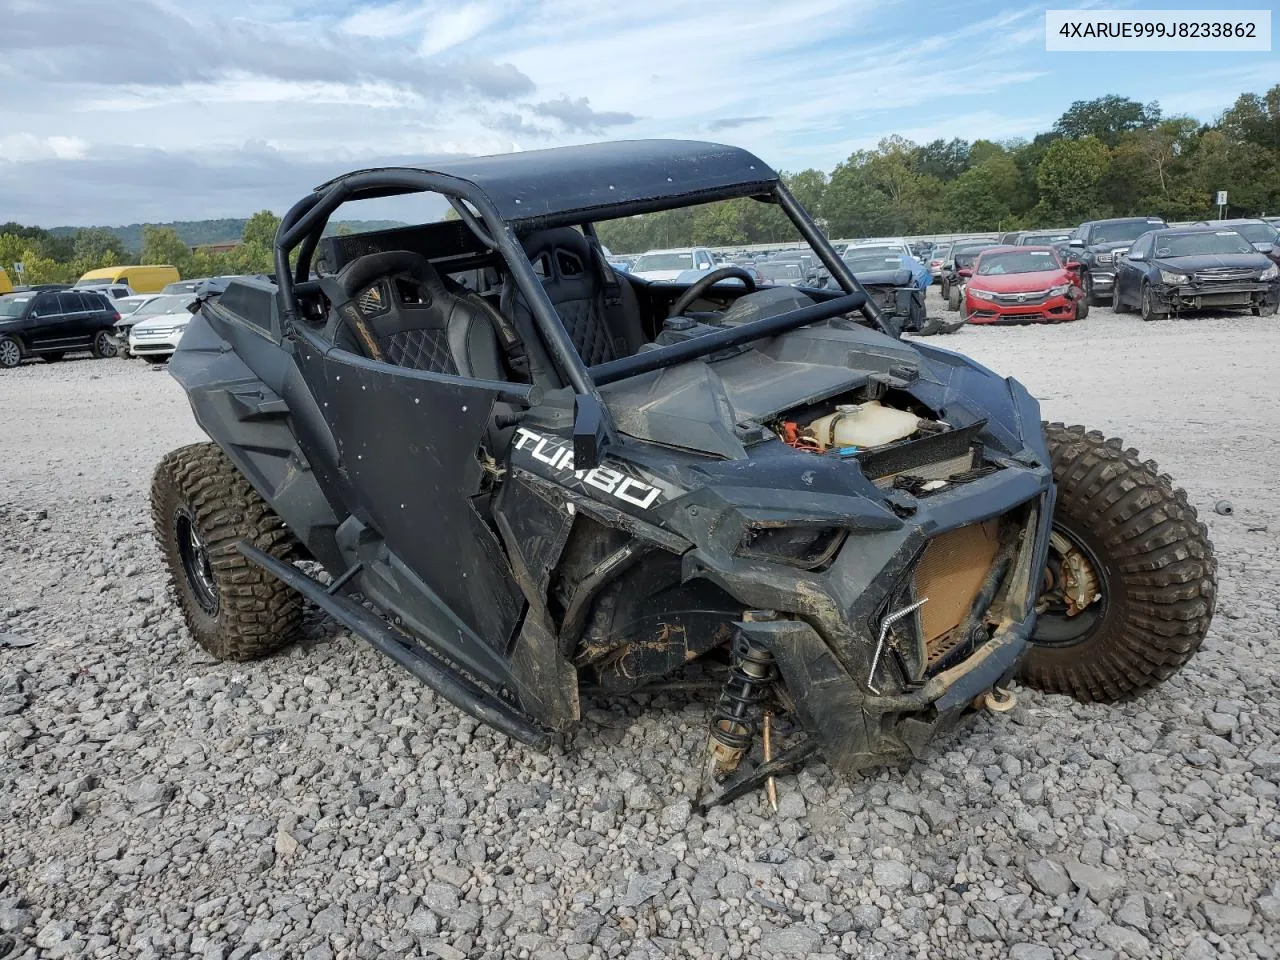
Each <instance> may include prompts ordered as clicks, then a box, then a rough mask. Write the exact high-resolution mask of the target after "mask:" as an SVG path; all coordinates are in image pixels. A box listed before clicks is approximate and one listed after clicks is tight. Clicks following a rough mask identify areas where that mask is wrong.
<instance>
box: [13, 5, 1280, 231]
mask: <svg viewBox="0 0 1280 960" xmlns="http://www.w3.org/2000/svg"><path fill="white" fill-rule="evenodd" d="M1024 2H1025V0H1024ZM1089 2H1090V3H1104V0H1089ZM1106 2H1107V3H1110V4H1111V5H1114V3H1113V2H1112V0H1106ZM1123 2H1125V3H1128V2H1131V0H1123ZM0 3H7V10H8V11H9V14H8V15H7V16H5V17H4V28H3V30H0V83H2V84H4V86H5V89H9V90H19V91H21V96H12V97H10V98H8V99H7V100H6V103H5V116H4V122H3V124H2V125H0V170H3V181H4V182H3V183H2V184H0V195H3V196H5V197H6V200H7V199H8V198H9V197H10V196H18V197H19V198H20V199H21V201H22V203H21V206H20V207H18V208H17V210H19V211H21V213H22V215H23V216H24V217H27V218H29V219H31V220H33V221H35V222H40V223H43V224H46V225H49V224H56V223H59V222H62V221H64V220H66V219H68V218H74V219H75V220H76V221H77V222H94V221H95V220H97V219H102V218H105V217H106V216H107V215H108V211H112V212H111V213H110V215H111V216H114V217H124V218H125V219H127V220H136V219H141V218H142V217H143V213H142V212H141V211H142V210H143V209H145V210H148V211H152V210H155V211H159V214H160V215H161V218H162V219H163V218H166V217H164V216H163V212H164V210H165V208H166V206H168V207H172V208H174V209H173V212H172V213H171V214H170V215H169V217H167V218H172V216H177V215H178V212H177V211H178V209H179V208H181V209H182V210H183V211H187V210H188V208H195V209H197V210H205V211H208V212H209V214H210V215H212V214H213V212H214V211H223V212H227V213H234V212H244V211H245V210H246V209H249V210H251V209H257V208H259V207H261V206H263V205H270V206H274V207H276V208H277V209H280V208H282V207H283V206H285V205H287V204H288V203H291V202H292V201H293V200H294V199H296V198H297V197H298V196H300V195H301V194H302V193H303V192H304V191H305V190H306V189H308V188H309V187H311V186H313V185H314V183H315V182H316V181H315V180H314V179H313V174H314V173H315V172H317V171H319V170H324V171H327V172H329V173H337V172H341V170H343V169H349V168H351V167H354V166H359V165H364V164H367V163H370V162H374V161H377V160H379V159H385V158H388V157H399V158H404V159H406V160H408V159H417V158H423V157H428V156H433V155H439V154H442V153H455V152H456V153H485V152H501V151H505V150H513V149H518V148H521V147H541V146H547V145H553V144H561V143H578V142H585V141H588V140H596V139H601V138H603V137H616V136H626V137H654V136H660V137H707V138H711V139H726V140H730V141H732V142H736V143H740V144H742V145H743V146H745V147H747V148H749V149H752V150H754V151H755V152H757V153H759V154H760V155H761V157H762V158H764V159H765V160H766V161H768V162H769V163H771V164H773V165H774V166H777V167H779V168H783V169H800V168H803V167H808V166H819V167H823V168H827V169H829V168H830V167H832V166H834V165H835V164H836V163H837V162H839V161H840V160H843V159H844V158H845V157H846V156H848V154H849V153H850V152H851V151H852V150H855V149H861V148H864V147H868V146H873V145H874V144H875V143H876V141H878V140H879V139H880V138H881V137H884V136H887V135H889V134H893V133H897V134H901V135H904V136H907V137H909V138H910V139H913V140H916V141H917V142H925V141H928V140H932V139H936V138H938V137H943V138H948V139H949V138H951V137H953V136H959V137H963V138H965V139H972V138H976V137H986V138H992V139H1001V138H1006V137H1010V136H1018V135H1027V134H1031V133H1034V132H1037V131H1038V130H1041V129H1046V128H1047V127H1049V126H1050V125H1051V124H1052V123H1053V120H1054V119H1055V118H1056V117H1057V116H1058V115H1059V114H1061V113H1062V111H1063V110H1065V109H1066V107H1067V106H1068V105H1069V104H1070V102H1071V101H1072V100H1076V99H1089V98H1091V97H1095V96H1100V95H1102V94H1105V93H1110V92H1119V93H1121V94H1122V95H1125V96H1130V97H1133V98H1135V99H1139V100H1143V101H1146V100H1151V99H1156V98H1158V99H1159V100H1160V101H1161V103H1162V105H1163V106H1164V108H1165V112H1166V113H1174V112H1183V111H1186V112H1190V113H1192V114H1194V115H1196V116H1198V117H1200V118H1203V119H1209V118H1211V117H1212V116H1214V115H1216V114H1217V113H1220V112H1221V111H1222V110H1223V109H1224V108H1225V107H1227V106H1228V105H1229V104H1230V103H1231V102H1232V101H1233V100H1234V99H1235V97H1236V95H1238V93H1240V92H1242V91H1244V90H1258V91H1261V90H1264V89H1265V88H1266V87H1268V86H1270V85H1271V84H1272V83H1274V82H1275V80H1274V76H1273V75H1274V61H1273V60H1272V59H1268V58H1262V57H1259V58H1256V59H1249V60H1245V59H1240V60H1233V59H1229V58H1224V57H1218V56H1214V55H1204V56H1196V55H1177V57H1176V59H1166V60H1146V59H1142V58H1137V59H1136V60H1135V59H1134V58H1116V59H1115V60H1113V61H1111V62H1112V63H1113V64H1114V65H1115V69H1108V70H1106V71H1082V70H1081V67H1080V64H1081V62H1082V61H1081V60H1080V59H1079V58H1076V57H1073V56H1071V55H1066V54H1063V55H1055V56H1053V57H1049V56H1046V55H1045V53H1044V39H1043V29H1044V20H1043V8H1042V7H1031V6H1025V5H1023V4H1009V3H1008V2H1007V0H970V2H968V3H966V4H961V5H957V4H956V3H955V2H954V0H791V2H789V3H786V4H780V3H777V2H776V0H738V2H737V3H735V4H733V5H732V6H731V7H723V5H722V6H720V7H711V8H707V9H701V8H698V7H697V6H696V5H694V6H690V4H689V3H688V0H646V2H644V3H631V4H625V5H616V4H603V3H600V2H599V0H374V2H371V3H362V2H360V0H356V2H355V3H354V4H352V3H350V2H349V0H133V2H132V3H130V4H128V5H124V6H121V5H118V4H107V3H103V2H102V0H57V2H56V3H54V2H51V0H0ZM68 25H74V29H69V28H68ZM1152 56H1153V57H1156V56H1159V55H1152ZM1160 64H1166V65H1174V66H1169V68H1168V69H1165V68H1163V67H1161V66H1160ZM51 171H55V172H56V173H57V177H56V178H54V177H52V175H51ZM69 171H74V173H71V172H69ZM55 180H56V183H57V187H56V189H55V188H54V186H53V184H54V182H55ZM113 183H115V184H119V185H120V186H119V188H118V189H113V186H112V184H113ZM36 184H39V185H40V189H34V185H36ZM85 184H89V185H92V189H87V188H86V187H84V186H83V185H85ZM269 197H274V198H275V199H268V198H269ZM125 203H129V204H133V205H135V206H137V207H138V209H139V212H138V213H136V214H134V215H130V214H128V213H127V211H124V210H123V209H122V206H121V205H122V204H125ZM240 204H245V205H246V206H244V207H238V205H240ZM11 215H12V216H16V215H17V212H13V213H6V216H11ZM146 215H147V216H151V215H153V214H151V213H148V214H146ZM184 215H191V214H190V213H184Z"/></svg>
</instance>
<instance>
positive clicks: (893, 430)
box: [809, 400, 920, 449]
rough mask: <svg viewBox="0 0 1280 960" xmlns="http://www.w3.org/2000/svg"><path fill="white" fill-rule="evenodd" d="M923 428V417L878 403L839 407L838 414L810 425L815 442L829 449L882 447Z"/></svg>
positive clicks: (822, 418)
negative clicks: (921, 418)
mask: <svg viewBox="0 0 1280 960" xmlns="http://www.w3.org/2000/svg"><path fill="white" fill-rule="evenodd" d="M919 428H920V418H919V417H917V416H916V415H915V414H914V413H907V412H906V411H905V410H895V409H893V407H885V406H882V405H881V404H880V401H879V400H868V401H867V402H866V403H859V404H856V405H854V406H840V407H836V412H835V413H830V414H827V415H826V416H825V417H819V418H818V419H817V420H814V421H813V422H812V423H810V424H809V430H810V431H811V432H812V433H813V436H814V439H816V440H817V441H818V442H819V443H821V444H822V446H823V448H824V449H825V448H827V447H880V446H884V444H886V443H893V442H894V441H895V440H903V439H905V438H907V437H909V436H911V435H912V434H913V433H915V432H916V431H917V430H918V429H919Z"/></svg>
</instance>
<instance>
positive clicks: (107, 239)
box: [72, 227, 127, 266]
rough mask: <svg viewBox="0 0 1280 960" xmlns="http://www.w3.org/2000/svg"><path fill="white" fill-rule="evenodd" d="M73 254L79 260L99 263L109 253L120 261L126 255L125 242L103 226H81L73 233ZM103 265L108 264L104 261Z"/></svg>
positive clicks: (116, 260) (117, 261)
mask: <svg viewBox="0 0 1280 960" xmlns="http://www.w3.org/2000/svg"><path fill="white" fill-rule="evenodd" d="M72 243H73V245H74V247H73V256H74V257H75V258H76V259H77V260H84V261H86V262H94V263H97V262H98V261H100V260H105V259H106V258H107V256H108V255H110V256H112V257H114V258H115V262H116V263H120V262H122V261H123V260H124V258H125V257H126V255H127V254H126V251H125V248H124V244H123V243H122V242H121V240H120V238H119V237H118V236H116V235H115V234H114V233H112V232H111V231H110V230H107V229H105V228H103V227H81V228H80V229H79V230H77V231H76V232H75V233H74V234H72ZM101 265H102V266H108V264H106V263H103V264H101Z"/></svg>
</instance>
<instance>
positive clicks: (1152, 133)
mask: <svg viewBox="0 0 1280 960" xmlns="http://www.w3.org/2000/svg"><path fill="white" fill-rule="evenodd" d="M783 179H784V181H785V182H786V184H787V186H788V188H789V189H790V190H791V192H792V193H794V194H795V195H796V197H797V198H798V199H799V200H800V202H801V203H802V204H804V206H805V207H806V208H807V209H808V211H809V213H810V214H811V215H812V216H813V217H814V218H815V219H817V220H818V222H819V224H820V225H821V226H822V227H823V228H824V229H825V230H826V232H827V234H828V235H829V236H832V237H871V236H903V235H907V236H910V235H916V234H929V233H960V232H965V231H973V232H979V231H982V232H985V231H1006V230H1017V229H1022V228H1034V227H1069V226H1075V225H1076V224H1078V223H1081V222H1082V221H1085V220H1094V219H1099V218H1103V217H1122V216H1146V215H1158V216H1162V217H1164V218H1165V219H1167V220H1170V221H1181V220H1200V219H1205V218H1211V217H1216V216H1217V207H1216V205H1215V195H1216V193H1217V191H1219V190H1226V191H1227V193H1228V199H1229V204H1228V207H1227V211H1226V212H1227V215H1228V216H1258V215H1259V214H1262V213H1277V212H1280V84H1278V85H1276V86H1274V87H1272V88H1271V89H1270V90H1268V91H1267V92H1266V93H1265V94H1262V95H1259V94H1256V93H1246V94H1242V95H1241V96H1240V97H1239V98H1238V99H1237V100H1236V101H1235V103H1234V104H1232V106H1231V107H1230V108H1229V109H1227V110H1226V111H1225V112H1224V113H1223V114H1222V116H1221V117H1219V118H1218V120H1217V121H1216V122H1214V123H1209V124H1202V123H1200V122H1199V121H1197V120H1195V119H1193V118H1191V117H1186V116H1165V115H1164V114H1163V112H1162V111H1161V109H1160V105H1159V104H1158V103H1154V102H1153V103H1148V104H1142V103H1138V102H1137V101H1135V100H1129V99H1126V98H1124V97H1120V96H1114V95H1112V96H1105V97H1100V98H1098V99H1096V100H1078V101H1076V102H1075V103H1073V104H1072V105H1071V106H1070V108H1068V109H1067V111H1066V112H1065V113H1063V115H1062V116H1061V117H1059V118H1058V121H1057V122H1056V123H1055V124H1054V125H1053V128H1052V129H1051V130H1048V131H1046V132H1044V133H1041V134H1038V135H1037V136H1036V137H1034V138H1033V139H1031V140H1021V139H1019V140H1005V141H1000V142H996V141H992V140H974V141H972V142H970V141H967V140H961V139H953V140H934V141H932V142H930V143H926V144H923V145H921V144H916V143H912V142H911V141H910V140H906V139H904V138H902V137H897V136H894V137H888V138H886V139H884V140H881V141H880V143H879V145H878V146H877V147H876V149H874V150H859V151H856V152H855V153H853V154H852V155H851V156H850V157H849V158H848V159H847V160H845V161H844V162H843V163H841V164H839V165H837V166H836V168H835V169H834V170H832V171H830V172H829V173H828V172H823V171H821V170H812V169H811V170H802V171H800V172H799V173H789V174H783ZM599 233H600V237H601V240H602V241H603V242H604V243H605V244H606V245H607V246H608V247H610V249H612V250H613V251H614V252H617V253H628V252H639V251H642V250H648V249H652V248H655V247H669V246H688V245H691V244H705V245H709V246H733V245H735V244H749V243H768V242H775V241H786V240H794V239H795V238H796V237H795V230H794V228H793V227H791V225H790V223H789V222H788V221H787V220H786V218H785V217H784V216H783V215H782V213H781V211H780V210H778V209H777V207H775V206H774V205H772V204H768V203H761V202H758V201H755V200H751V199H741V200H728V201H724V202H721V203H716V204H708V205H706V206H703V207H700V208H694V209H684V210H670V211H665V212H662V213H655V214H645V215H641V216H636V217H630V218H627V219H625V220H617V221H613V222H611V223H607V224H601V225H600V227H599Z"/></svg>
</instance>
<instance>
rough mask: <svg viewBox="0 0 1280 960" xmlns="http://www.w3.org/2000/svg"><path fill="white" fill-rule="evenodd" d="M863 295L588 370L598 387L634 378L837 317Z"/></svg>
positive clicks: (855, 305)
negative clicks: (639, 374) (640, 374)
mask: <svg viewBox="0 0 1280 960" xmlns="http://www.w3.org/2000/svg"><path fill="white" fill-rule="evenodd" d="M866 298H867V295H866V294H865V293H859V292H854V293H849V294H845V295H844V296H843V297H837V298H836V299H834V300H826V301H824V302H822V303H815V304H813V306H810V307H801V308H800V309H799V310H789V311H787V312H786V313H780V314H778V315H777V316H776V317H765V318H764V319H762V320H753V321H752V322H751V323H743V324H740V325H738V326H736V327H725V328H723V329H721V330H717V331H716V332H715V333H708V334H704V335H703V336H701V337H693V338H691V339H689V340H684V341H681V342H680V343H673V344H670V345H668V346H665V347H658V348H656V349H653V350H641V351H640V352H639V353H634V354H632V355H631V356H629V357H620V358H619V359H617V360H610V361H609V362H608V363H598V364H596V365H595V366H594V367H592V368H591V369H590V370H589V371H588V373H590V374H591V379H592V380H594V381H595V382H596V383H597V384H599V385H600V386H604V385H605V384H607V383H614V382H615V381H618V380H625V379H626V378H627V377H634V376H635V375H636V374H638V373H649V372H650V371H651V370H657V369H659V368H660V367H667V366H671V365H672V364H675V363H681V362H682V361H685V360H693V359H695V358H697V357H705V356H706V355H707V354H709V353H715V351H717V350H725V349H728V348H729V347H736V346H740V345H741V344H744V343H750V342H751V341H753V340H763V339H764V338H765V337H772V336H776V335H777V334H779V333H786V332H787V331H788V330H795V329H797V328H798V327H803V326H806V325H807V324H810V323H817V322H818V321H819V320H830V319H831V318H832V317H838V316H840V314H842V313H848V312H849V311H850V310H857V309H858V308H860V307H861V306H862V305H863V303H865V302H866Z"/></svg>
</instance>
